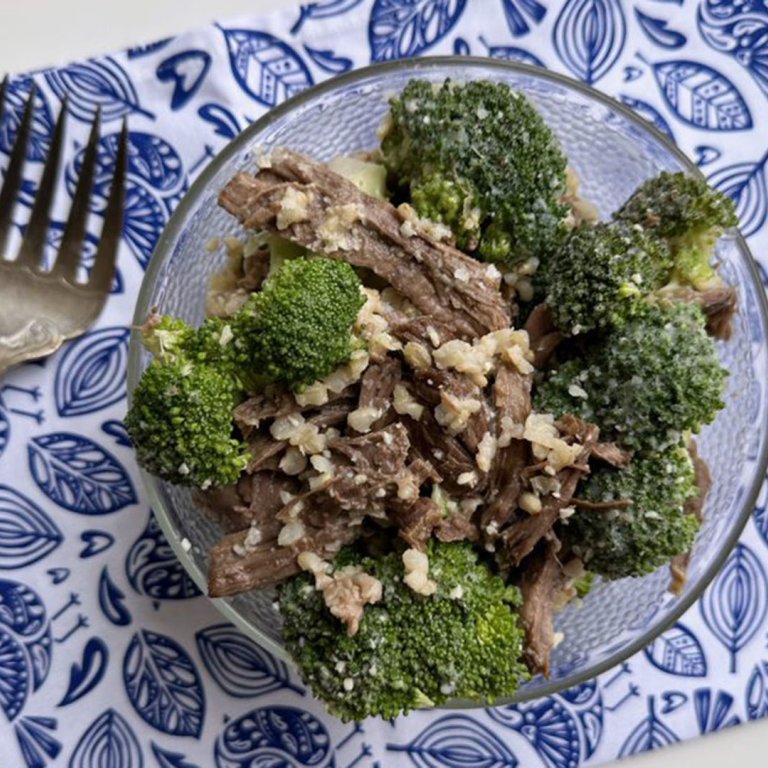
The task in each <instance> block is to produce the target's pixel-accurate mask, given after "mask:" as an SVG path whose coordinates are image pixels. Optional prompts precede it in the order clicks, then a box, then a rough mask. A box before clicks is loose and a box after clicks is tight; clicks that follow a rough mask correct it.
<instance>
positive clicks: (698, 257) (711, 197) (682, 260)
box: [614, 171, 738, 290]
mask: <svg viewBox="0 0 768 768" xmlns="http://www.w3.org/2000/svg"><path fill="white" fill-rule="evenodd" d="M614 217H615V218H616V219H619V220H621V221H627V222H631V223H634V224H640V225H641V226H642V227H644V228H645V229H647V230H649V231H651V232H654V233H656V234H657V235H658V236H659V237H663V238H664V239H666V240H667V241H668V242H669V245H670V248H671V249H672V253H673V255H674V258H675V275H674V276H675V278H676V279H677V280H678V281H679V282H682V283H690V284H691V285H693V286H694V287H695V288H698V289H700V290H701V289H704V288H706V287H707V286H708V285H710V284H711V283H712V281H714V280H716V279H717V273H716V272H715V270H714V269H713V268H712V266H711V265H710V260H711V257H712V249H713V247H714V245H715V243H716V242H717V239H718V238H719V237H720V235H722V234H723V232H724V231H725V230H726V229H728V228H729V227H735V226H736V224H737V223H738V220H737V218H736V211H735V208H734V205H733V201H732V200H731V199H730V198H729V197H727V196H726V195H724V194H723V193H722V192H718V191H717V190H715V189H712V188H711V187H710V186H709V185H708V184H707V182H706V180H705V179H703V178H696V177H693V176H688V175H687V174H685V173H670V172H668V171H663V172H662V173H660V174H659V175H658V176H656V177H654V178H652V179H649V180H648V181H646V182H644V183H643V184H641V185H640V186H639V187H638V188H637V190H636V191H635V192H634V194H633V195H632V197H630V198H629V200H627V202H626V203H624V205H623V206H622V207H621V208H620V209H619V210H618V211H617V212H616V213H615V214H614Z"/></svg>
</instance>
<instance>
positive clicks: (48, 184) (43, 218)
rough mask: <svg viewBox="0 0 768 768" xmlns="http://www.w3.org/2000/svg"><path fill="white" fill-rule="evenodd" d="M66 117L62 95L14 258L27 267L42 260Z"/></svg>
mask: <svg viewBox="0 0 768 768" xmlns="http://www.w3.org/2000/svg"><path fill="white" fill-rule="evenodd" d="M66 118H67V99H66V97H65V98H64V101H62V104H61V112H59V119H58V120H57V121H56V128H55V129H54V132H53V139H52V141H51V154H50V155H48V159H47V160H46V163H45V168H44V169H43V176H42V178H41V179H40V186H39V187H38V190H37V197H36V198H35V205H34V207H33V208H32V213H31V215H30V217H29V222H28V224H27V228H26V231H25V232H24V240H23V241H22V243H21V249H20V251H19V255H18V257H17V260H18V262H19V264H24V265H26V266H28V267H31V268H34V267H38V266H40V264H41V262H42V260H43V249H44V248H45V239H46V238H45V236H46V234H47V232H48V219H49V215H50V212H51V203H52V202H53V193H54V190H55V189H56V178H57V176H58V174H59V161H60V158H61V148H62V145H63V144H64V125H65V123H66Z"/></svg>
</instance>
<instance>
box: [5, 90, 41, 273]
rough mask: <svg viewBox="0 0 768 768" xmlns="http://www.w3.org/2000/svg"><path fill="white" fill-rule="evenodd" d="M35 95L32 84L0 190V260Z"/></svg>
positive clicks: (18, 183)
mask: <svg viewBox="0 0 768 768" xmlns="http://www.w3.org/2000/svg"><path fill="white" fill-rule="evenodd" d="M4 86H5V87H4V89H3V95H5V89H6V88H7V78H6V81H5V83H4ZM36 95H37V87H36V86H35V84H34V83H33V84H32V88H31V90H30V92H29V100H28V101H27V106H26V107H25V108H24V116H23V117H22V119H21V124H20V125H19V131H18V133H17V134H16V144H15V145H14V147H13V152H11V160H10V162H9V163H8V169H7V170H6V172H5V182H4V183H3V188H2V190H0V258H2V256H3V255H4V251H5V246H6V243H7V241H8V233H9V232H10V230H11V225H12V223H13V222H12V215H13V206H14V204H15V202H16V196H17V195H18V193H19V188H20V187H21V174H22V170H23V168H24V160H25V159H26V156H27V145H28V144H29V134H30V130H31V127H32V116H33V115H34V112H35V96H36Z"/></svg>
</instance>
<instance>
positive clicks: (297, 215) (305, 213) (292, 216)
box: [275, 187, 312, 230]
mask: <svg viewBox="0 0 768 768" xmlns="http://www.w3.org/2000/svg"><path fill="white" fill-rule="evenodd" d="M311 201H312V198H311V196H310V193H308V192H305V191H303V190H301V189H296V188H295V187H287V188H286V190H285V192H284V193H283V199H282V200H281V201H280V209H279V210H278V213H277V220H276V222H275V224H276V226H277V228H278V229H279V230H283V229H288V227H290V226H291V225H293V224H297V223H298V222H300V221H305V220H306V219H308V218H309V204H310V202H311Z"/></svg>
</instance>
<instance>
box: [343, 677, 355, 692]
mask: <svg viewBox="0 0 768 768" xmlns="http://www.w3.org/2000/svg"><path fill="white" fill-rule="evenodd" d="M342 685H343V686H344V690H345V691H347V693H349V691H351V690H352V689H353V688H354V687H355V681H354V680H353V679H352V678H351V677H345V678H344V682H343V683H342Z"/></svg>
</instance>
